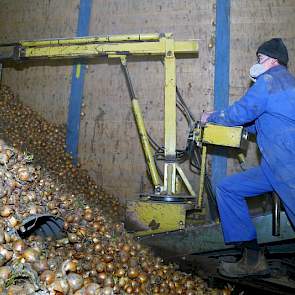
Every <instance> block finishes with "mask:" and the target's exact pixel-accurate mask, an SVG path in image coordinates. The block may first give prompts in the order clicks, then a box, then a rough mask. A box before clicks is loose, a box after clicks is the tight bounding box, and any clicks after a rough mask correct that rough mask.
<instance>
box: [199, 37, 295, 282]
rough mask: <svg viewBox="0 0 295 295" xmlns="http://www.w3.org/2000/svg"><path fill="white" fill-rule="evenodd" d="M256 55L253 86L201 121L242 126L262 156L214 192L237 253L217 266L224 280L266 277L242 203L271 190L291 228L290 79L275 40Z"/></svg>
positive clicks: (293, 134) (294, 90) (294, 127)
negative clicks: (238, 256)
mask: <svg viewBox="0 0 295 295" xmlns="http://www.w3.org/2000/svg"><path fill="white" fill-rule="evenodd" d="M256 55H257V63H256V64H255V65H254V66H252V67H251V69H250V76H251V78H252V79H253V80H254V81H255V83H254V84H253V86H252V87H251V88H249V90H248V91H247V93H246V94H245V95H244V96H243V97H242V98H241V99H240V100H239V101H237V102H235V103H234V104H233V105H231V106H229V107H228V108H226V109H224V110H222V111H218V112H213V113H212V114H209V113H207V114H208V115H207V117H206V113H205V114H204V115H205V118H203V121H205V122H206V121H207V122H212V123H216V124H220V125H226V126H237V125H246V126H248V127H247V128H248V130H249V131H250V132H253V133H256V134H257V144H258V147H259V149H260V152H261V155H262V160H261V164H260V166H258V167H255V168H251V169H249V170H247V171H245V172H242V173H238V174H234V175H231V176H228V177H226V178H224V179H223V180H222V181H221V182H220V183H219V184H218V185H217V187H216V198H217V204H218V209H219V214H220V219H221V225H222V229H223V236H224V241H225V243H226V244H239V245H241V246H242V248H243V256H242V259H241V260H239V261H237V262H235V263H229V262H222V263H221V265H220V268H219V271H220V273H221V274H223V275H225V276H229V277H243V276H249V275H264V274H267V273H268V272H269V268H268V265H267V261H266V259H265V257H264V255H263V253H262V252H261V251H260V249H259V246H258V244H257V238H256V230H255V227H254V226H253V224H252V221H251V218H250V215H249V211H248V207H247V203H246V200H245V198H248V197H253V196H257V195H260V194H263V193H266V192H271V191H275V192H276V193H277V194H278V195H279V197H280V199H281V201H282V203H283V205H284V208H285V211H286V213H287V216H288V218H289V220H290V221H291V223H292V224H293V226H294V225H295V77H294V76H292V75H291V74H290V73H289V72H288V70H287V64H288V60H289V58H288V51H287V48H286V46H285V45H284V43H283V41H282V40H281V39H280V38H275V39H271V40H269V41H267V42H265V43H263V44H262V45H261V46H260V47H259V48H258V50H257V52H256Z"/></svg>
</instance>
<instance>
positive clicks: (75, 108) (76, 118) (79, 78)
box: [66, 0, 92, 164]
mask: <svg viewBox="0 0 295 295" xmlns="http://www.w3.org/2000/svg"><path fill="white" fill-rule="evenodd" d="M91 7H92V0H80V10H79V19H78V29H77V35H78V36H83V35H88V32H89V22H90V15H91ZM84 79H85V65H80V64H78V65H74V67H73V71H72V84H71V94H70V98H69V110H68V122H67V137H66V143H67V147H66V150H67V152H69V153H70V154H71V155H72V157H73V162H74V164H77V161H78V159H77V158H78V145H79V131H80V113H81V107H82V98H83V91H84Z"/></svg>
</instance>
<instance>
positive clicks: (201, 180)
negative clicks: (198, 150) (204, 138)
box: [198, 145, 207, 209]
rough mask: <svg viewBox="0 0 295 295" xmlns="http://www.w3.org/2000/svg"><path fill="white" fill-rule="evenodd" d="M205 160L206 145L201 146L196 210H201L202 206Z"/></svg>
mask: <svg viewBox="0 0 295 295" xmlns="http://www.w3.org/2000/svg"><path fill="white" fill-rule="evenodd" d="M206 158H207V147H206V145H203V146H202V161H201V172H200V186H199V195H198V208H199V209H202V206H203V192H204V183H205V175H206Z"/></svg>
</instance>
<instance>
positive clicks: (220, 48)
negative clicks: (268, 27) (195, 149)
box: [212, 0, 231, 186]
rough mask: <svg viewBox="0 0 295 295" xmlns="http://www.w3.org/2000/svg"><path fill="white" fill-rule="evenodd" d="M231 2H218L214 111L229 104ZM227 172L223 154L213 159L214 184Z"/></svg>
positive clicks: (228, 0)
mask: <svg viewBox="0 0 295 295" xmlns="http://www.w3.org/2000/svg"><path fill="white" fill-rule="evenodd" d="M230 3H231V1H230V0H217V1H216V48H215V78H214V109H215V110H221V109H224V108H225V107H227V106H228V102H229V64H230ZM226 170H227V157H226V156H225V155H222V154H221V153H220V154H218V155H215V156H213V158H212V183H213V186H215V185H216V183H218V182H219V181H220V180H221V179H222V178H223V177H224V176H225V175H226Z"/></svg>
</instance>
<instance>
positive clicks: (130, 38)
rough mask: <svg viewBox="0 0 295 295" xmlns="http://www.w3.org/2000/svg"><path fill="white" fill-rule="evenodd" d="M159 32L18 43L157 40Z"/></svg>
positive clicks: (55, 43) (36, 44)
mask: <svg viewBox="0 0 295 295" xmlns="http://www.w3.org/2000/svg"><path fill="white" fill-rule="evenodd" d="M159 39H160V34H158V33H151V34H130V35H128V34H126V35H109V36H103V37H101V36H88V37H78V38H77V37H76V38H61V39H44V40H36V41H26V40H25V41H20V42H19V44H20V45H21V46H24V47H37V46H49V45H50V46H51V45H70V44H89V43H106V42H107V43H111V42H126V41H157V40H159Z"/></svg>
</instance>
